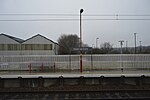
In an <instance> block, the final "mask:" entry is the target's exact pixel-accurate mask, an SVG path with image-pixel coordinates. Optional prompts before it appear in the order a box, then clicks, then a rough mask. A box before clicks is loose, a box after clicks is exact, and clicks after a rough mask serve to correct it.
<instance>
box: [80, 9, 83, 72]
mask: <svg viewBox="0 0 150 100" xmlns="http://www.w3.org/2000/svg"><path fill="white" fill-rule="evenodd" d="M82 13H83V9H80V72H81V73H82V50H81V49H82V23H81V20H82V18H81V15H82Z"/></svg>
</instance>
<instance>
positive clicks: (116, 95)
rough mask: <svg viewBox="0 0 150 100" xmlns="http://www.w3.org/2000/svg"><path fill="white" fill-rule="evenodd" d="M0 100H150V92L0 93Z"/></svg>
mask: <svg viewBox="0 0 150 100" xmlns="http://www.w3.org/2000/svg"><path fill="white" fill-rule="evenodd" d="M0 97H1V98H0V100H50V99H71V100H72V99H77V100H81V99H86V100H87V99H89V100H94V99H102V100H103V99H110V100H116V99H119V100H120V99H123V100H128V99H133V100H137V99H148V100H149V99H150V91H134V92H133V91H103V92H100V91H72V92H71V91H69V92H68V91H57V92H56V91H55V92H28V93H26V92H13V93H0Z"/></svg>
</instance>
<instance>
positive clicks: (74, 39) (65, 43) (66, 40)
mask: <svg viewBox="0 0 150 100" xmlns="http://www.w3.org/2000/svg"><path fill="white" fill-rule="evenodd" d="M58 44H59V46H60V47H59V50H58V52H59V54H69V53H70V52H71V51H70V49H72V48H74V47H79V37H78V36H77V35H75V34H69V35H66V34H63V35H61V36H60V37H59V39H58Z"/></svg>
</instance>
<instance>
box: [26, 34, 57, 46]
mask: <svg viewBox="0 0 150 100" xmlns="http://www.w3.org/2000/svg"><path fill="white" fill-rule="evenodd" d="M37 36H40V37H43V38H45V39H46V40H48V41H51V42H53V43H54V44H57V43H56V42H54V41H52V40H50V39H48V38H46V37H45V36H43V35H41V34H37V35H34V36H32V37H31V38H28V39H26V40H25V41H23V42H26V41H28V40H31V39H33V38H34V37H37ZM57 45H58V44H57Z"/></svg>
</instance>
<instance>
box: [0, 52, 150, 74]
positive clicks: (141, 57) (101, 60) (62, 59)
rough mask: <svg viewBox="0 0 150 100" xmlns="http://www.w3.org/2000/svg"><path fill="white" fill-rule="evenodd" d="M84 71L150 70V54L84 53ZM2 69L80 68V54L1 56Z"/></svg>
mask: <svg viewBox="0 0 150 100" xmlns="http://www.w3.org/2000/svg"><path fill="white" fill-rule="evenodd" d="M82 60H83V71H91V70H95V71H102V70H121V69H124V70H148V71H149V70H150V54H122V55H121V54H108V55H83V59H82ZM0 70H42V71H76V70H80V55H10V56H0Z"/></svg>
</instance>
